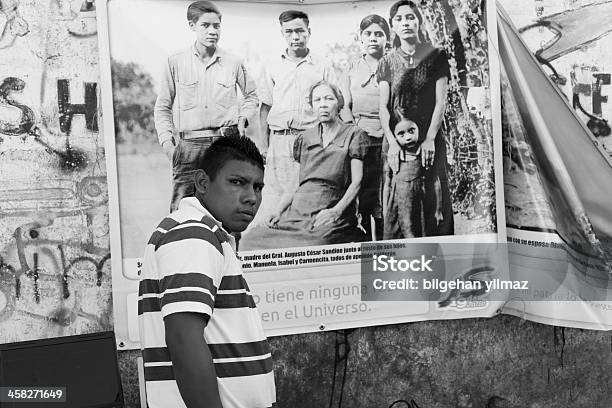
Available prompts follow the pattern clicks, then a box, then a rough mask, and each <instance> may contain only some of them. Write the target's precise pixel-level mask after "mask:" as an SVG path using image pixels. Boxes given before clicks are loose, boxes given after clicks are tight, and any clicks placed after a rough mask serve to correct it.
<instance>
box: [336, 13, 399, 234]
mask: <svg viewBox="0 0 612 408" xmlns="http://www.w3.org/2000/svg"><path fill="white" fill-rule="evenodd" d="M359 33H360V38H361V46H362V53H363V55H362V56H361V58H359V59H358V60H356V61H353V62H352V64H351V65H350V66H349V68H348V70H347V72H345V73H344V75H343V76H342V77H341V81H340V83H341V87H342V93H343V94H344V96H345V104H344V109H343V110H342V118H343V119H344V120H345V121H346V122H354V123H355V124H356V125H357V126H359V127H360V128H362V129H363V130H365V131H366V133H367V134H368V139H369V148H368V152H367V154H366V157H365V158H364V163H363V166H364V169H363V181H362V183H361V192H360V193H359V213H360V214H361V218H362V219H361V224H362V226H363V227H364V228H365V230H366V232H367V234H368V236H371V237H373V238H374V239H376V240H379V239H382V225H383V224H382V174H383V171H382V170H383V157H382V145H383V137H384V135H383V129H382V126H381V124H380V116H379V113H378V110H379V107H378V105H379V98H380V96H379V91H378V82H377V81H376V70H377V69H378V63H379V61H380V59H381V58H382V57H383V55H384V53H385V50H386V48H387V44H388V41H389V35H390V32H389V24H387V21H386V20H385V19H384V18H383V17H381V16H379V15H377V14H371V15H369V16H366V17H364V18H363V20H361V23H360V24H359Z"/></svg>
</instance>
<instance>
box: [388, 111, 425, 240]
mask: <svg viewBox="0 0 612 408" xmlns="http://www.w3.org/2000/svg"><path fill="white" fill-rule="evenodd" d="M393 134H394V136H395V140H397V143H398V144H399V146H400V148H401V150H400V152H399V171H398V172H397V173H393V170H391V169H390V168H389V167H388V166H387V169H386V172H385V194H384V196H385V198H386V200H385V205H384V209H385V214H384V233H383V239H399V238H415V237H421V236H423V227H422V224H423V221H422V202H423V186H422V175H423V168H422V165H421V142H422V139H419V126H418V125H417V124H416V123H415V122H414V121H412V120H410V119H408V118H407V117H405V116H404V115H401V114H400V115H399V121H398V122H397V124H396V125H395V128H394V129H393Z"/></svg>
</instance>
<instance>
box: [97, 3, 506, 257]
mask: <svg viewBox="0 0 612 408" xmlns="http://www.w3.org/2000/svg"><path fill="white" fill-rule="evenodd" d="M191 3H192V2H190V1H152V0H134V1H116V0H109V1H108V2H107V8H108V29H109V40H110V59H111V64H112V65H111V68H112V92H113V103H114V115H115V141H116V151H117V157H116V164H117V173H118V188H119V206H118V209H119V217H120V224H121V237H122V238H121V245H122V255H123V258H124V259H137V258H140V257H141V256H142V251H143V248H144V245H145V244H146V241H147V239H148V236H149V234H150V233H151V231H152V230H154V229H155V227H156V225H157V223H158V221H159V219H160V217H163V216H164V215H165V214H168V213H169V212H170V211H171V210H173V209H176V208H177V206H178V203H179V202H180V200H181V199H182V198H184V197H189V196H191V195H193V191H194V187H193V171H194V166H195V164H196V163H197V162H198V160H199V159H200V158H201V156H202V154H203V152H204V151H205V149H206V148H207V146H209V145H210V143H212V141H214V140H216V139H217V138H220V137H227V136H231V135H246V136H247V137H249V138H251V139H252V140H254V141H255V142H256V144H257V146H258V148H259V150H260V151H261V152H262V154H263V156H264V157H265V160H266V166H265V172H264V187H263V191H262V196H263V199H262V204H261V206H260V208H259V211H258V213H257V214H256V215H255V214H254V213H253V214H247V215H248V216H253V215H254V220H253V222H252V223H251V225H250V226H249V228H248V229H247V230H246V231H245V232H244V233H242V235H241V236H240V237H238V246H239V250H240V251H241V252H242V253H244V252H245V251H251V250H258V249H274V248H288V247H294V248H301V247H312V246H321V245H334V244H346V243H359V242H368V241H382V240H395V239H415V238H420V237H446V238H447V239H449V240H450V242H452V240H453V239H463V238H456V237H458V236H467V235H472V236H478V235H480V234H495V233H498V230H499V228H498V225H497V221H498V214H497V209H496V206H497V204H498V203H497V201H496V200H497V197H498V196H501V195H502V194H500V193H501V192H500V191H497V192H496V183H495V174H496V170H498V171H497V172H498V173H501V162H499V163H498V162H497V161H496V159H495V156H494V152H493V150H494V143H493V136H492V134H493V131H492V127H493V124H492V122H493V117H494V113H493V111H492V108H491V106H492V105H491V93H490V88H489V83H490V75H489V58H488V56H489V51H488V46H489V38H488V29H487V26H486V23H485V20H486V19H485V13H484V12H483V11H482V10H481V8H480V6H481V4H480V2H478V1H469V2H460V1H440V2H431V3H423V2H420V3H419V2H417V3H415V2H411V1H398V2H392V1H369V2H353V3H351V4H350V7H348V6H347V4H344V3H329V4H315V5H309V4H307V3H305V4H304V5H299V6H296V7H291V6H290V5H286V4H281V3H270V2H265V3H264V2H262V3H259V2H236V1H216V2H213V4H214V6H215V7H217V8H218V10H219V13H220V17H219V18H215V19H214V20H215V21H199V20H197V19H192V20H190V19H189V12H188V9H189V5H190V4H191ZM493 110H494V109H493ZM498 164H499V169H497V168H496V167H497V165H498ZM440 239H444V238H440Z"/></svg>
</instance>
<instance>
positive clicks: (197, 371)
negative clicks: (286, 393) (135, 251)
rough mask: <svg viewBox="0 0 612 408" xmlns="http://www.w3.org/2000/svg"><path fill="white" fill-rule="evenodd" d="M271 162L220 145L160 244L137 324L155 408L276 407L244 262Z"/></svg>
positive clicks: (241, 145) (249, 146)
mask: <svg viewBox="0 0 612 408" xmlns="http://www.w3.org/2000/svg"><path fill="white" fill-rule="evenodd" d="M263 166H264V163H263V158H262V156H261V154H260V153H259V151H258V150H257V147H256V146H255V144H254V143H253V141H251V140H250V139H248V138H247V137H236V136H230V137H225V138H221V139H219V140H217V141H215V142H214V143H213V144H212V145H211V146H210V148H209V149H208V150H207V151H206V152H205V153H204V155H203V156H202V158H201V159H200V160H199V161H198V163H197V165H196V170H195V174H194V180H195V196H194V197H186V198H183V199H182V200H181V201H180V204H179V208H178V210H177V211H175V212H173V213H171V214H170V215H169V216H168V217H166V218H165V219H164V220H163V221H162V222H161V223H160V224H159V225H158V227H157V229H156V230H155V232H154V233H153V235H152V236H151V238H150V240H149V243H148V245H147V248H146V250H145V255H144V259H143V266H142V274H141V280H140V287H139V297H138V320H139V329H140V340H141V347H142V353H143V359H144V370H145V380H146V390H147V403H148V406H149V407H150V408H168V407H173V408H183V407H187V408H195V407H197V408H202V407H206V408H221V407H223V408H263V407H271V406H272V404H273V403H274V402H275V400H276V397H275V393H276V391H275V386H274V374H273V372H272V357H271V354H270V347H269V345H268V341H267V339H266V336H265V334H264V331H263V328H262V323H261V319H260V317H259V314H258V312H257V309H256V306H255V302H254V300H253V297H252V295H251V292H250V290H249V287H248V285H247V282H246V280H245V278H244V277H243V274H242V268H241V264H240V261H239V260H238V258H237V257H236V253H235V241H234V238H233V237H232V235H231V234H232V233H237V232H241V231H244V229H245V228H246V227H247V226H248V224H249V223H250V222H251V221H252V220H253V218H254V216H255V214H256V212H257V210H258V207H259V204H260V203H261V190H262V188H263Z"/></svg>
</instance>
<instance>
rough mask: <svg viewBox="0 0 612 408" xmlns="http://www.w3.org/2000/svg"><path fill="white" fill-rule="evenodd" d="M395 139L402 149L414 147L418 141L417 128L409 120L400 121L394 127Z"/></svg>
mask: <svg viewBox="0 0 612 408" xmlns="http://www.w3.org/2000/svg"><path fill="white" fill-rule="evenodd" d="M395 139H396V140H397V143H398V144H399V145H400V146H401V147H403V148H408V149H409V148H412V147H415V146H416V144H417V142H418V140H419V127H418V126H417V125H416V123H414V122H413V121H411V120H405V119H404V120H402V121H400V122H399V123H398V124H397V125H396V126H395Z"/></svg>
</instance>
